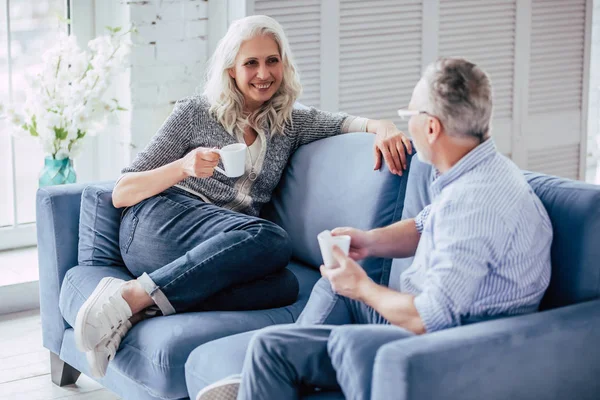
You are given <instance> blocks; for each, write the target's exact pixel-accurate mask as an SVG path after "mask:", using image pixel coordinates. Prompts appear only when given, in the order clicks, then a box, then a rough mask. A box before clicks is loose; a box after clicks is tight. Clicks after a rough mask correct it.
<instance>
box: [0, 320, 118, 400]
mask: <svg viewBox="0 0 600 400" xmlns="http://www.w3.org/2000/svg"><path fill="white" fill-rule="evenodd" d="M0 399H11V400H25V399H27V400H51V399H68V400H118V399H119V397H118V396H116V395H115V394H113V393H111V392H109V391H108V390H106V389H103V388H102V386H101V385H100V384H98V383H96V382H95V381H93V380H92V379H90V378H88V377H87V376H85V375H81V376H80V377H79V379H78V380H77V383H76V384H74V385H68V386H64V387H58V386H56V385H54V384H53V383H52V380H51V379H50V355H49V352H48V350H46V349H44V348H43V346H42V325H41V321H40V313H39V310H32V311H25V312H20V313H14V314H6V315H0Z"/></svg>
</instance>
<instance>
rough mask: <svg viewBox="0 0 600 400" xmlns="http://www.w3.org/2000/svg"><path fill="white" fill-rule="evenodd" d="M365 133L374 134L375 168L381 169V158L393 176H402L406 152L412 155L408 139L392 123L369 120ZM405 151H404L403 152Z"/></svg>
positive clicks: (405, 166) (405, 165) (405, 164)
mask: <svg viewBox="0 0 600 400" xmlns="http://www.w3.org/2000/svg"><path fill="white" fill-rule="evenodd" d="M367 131H369V132H373V133H375V135H376V137H375V145H374V147H373V151H374V152H375V167H374V168H373V169H375V170H378V169H380V168H381V156H382V155H383V159H384V160H385V163H386V164H387V166H388V168H389V169H390V171H391V172H392V173H393V174H396V175H402V171H403V170H405V169H406V168H407V163H406V152H408V154H412V145H411V143H410V139H409V138H408V137H406V135H404V133H402V132H401V131H399V130H398V128H396V125H395V124H394V123H393V122H392V121H378V120H369V122H368V123H367ZM405 149H406V150H405Z"/></svg>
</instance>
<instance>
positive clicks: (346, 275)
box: [321, 246, 375, 301]
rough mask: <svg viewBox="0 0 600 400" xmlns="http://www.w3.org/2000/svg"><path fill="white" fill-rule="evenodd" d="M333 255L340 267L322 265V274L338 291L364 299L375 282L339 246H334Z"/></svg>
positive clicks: (354, 297)
mask: <svg viewBox="0 0 600 400" xmlns="http://www.w3.org/2000/svg"><path fill="white" fill-rule="evenodd" d="M333 256H334V257H335V260H336V261H337V263H338V265H339V267H334V268H327V267H325V266H324V265H321V275H322V276H324V277H325V278H327V279H328V280H329V282H331V287H332V289H333V290H334V291H335V292H336V293H338V294H340V295H342V296H346V297H349V298H351V299H356V300H361V301H362V300H363V298H364V296H365V294H366V293H367V291H368V290H369V289H370V287H371V285H375V283H374V282H373V281H372V280H371V278H369V277H368V276H367V273H366V272H365V270H364V269H362V267H361V266H360V265H358V264H357V263H356V261H354V260H353V259H351V258H350V257H347V256H346V255H345V254H344V253H343V252H342V250H340V248H339V247H337V246H333Z"/></svg>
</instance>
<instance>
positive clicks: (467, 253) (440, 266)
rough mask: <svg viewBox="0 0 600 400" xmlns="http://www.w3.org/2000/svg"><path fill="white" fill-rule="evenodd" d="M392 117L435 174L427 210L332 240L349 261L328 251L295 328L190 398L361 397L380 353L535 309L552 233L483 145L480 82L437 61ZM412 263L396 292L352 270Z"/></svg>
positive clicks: (267, 338)
mask: <svg viewBox="0 0 600 400" xmlns="http://www.w3.org/2000/svg"><path fill="white" fill-rule="evenodd" d="M399 113H400V115H403V116H407V117H410V121H409V125H408V129H409V132H410V134H411V135H412V137H413V141H414V146H415V147H416V149H417V155H418V157H419V159H420V160H421V161H423V162H425V163H430V164H432V165H433V166H434V167H435V170H436V172H437V178H436V179H435V181H434V182H433V183H432V186H431V192H432V194H433V202H432V204H431V205H429V206H428V207H426V208H425V209H424V210H422V211H421V213H419V215H417V217H416V218H414V219H409V220H403V221H400V222H398V223H395V224H393V225H390V226H388V227H385V228H380V229H374V230H372V231H369V232H364V231H360V230H357V229H353V228H337V229H336V230H334V234H338V235H339V234H345V235H350V236H351V237H352V241H351V248H350V253H349V257H346V256H344V254H343V253H342V252H341V251H340V250H339V249H335V254H336V258H337V260H338V262H339V264H340V267H338V268H333V269H331V268H329V269H328V268H325V267H323V266H321V273H322V275H323V277H324V279H321V281H319V282H318V283H317V285H316V286H315V288H314V289H313V292H312V294H311V298H310V300H309V302H308V304H307V306H306V308H305V310H304V311H303V313H302V315H301V316H300V318H299V320H298V323H297V324H296V325H282V326H274V327H270V328H266V329H263V330H260V331H258V332H257V333H256V335H255V336H254V337H253V339H252V341H251V343H250V347H249V349H248V352H247V354H246V359H245V364H244V368H243V372H242V376H241V377H232V378H229V379H227V380H224V381H221V382H217V383H216V384H214V385H212V386H210V387H208V388H206V389H205V390H203V391H202V392H201V393H200V394H199V395H198V399H201V400H208V399H229V398H231V399H235V398H236V396H237V398H238V399H295V398H298V397H299V393H300V390H301V389H302V388H303V387H307V386H308V387H319V388H322V389H324V390H330V389H340V388H341V390H342V391H343V392H344V395H345V396H346V398H349V399H368V398H370V394H371V376H372V371H373V362H374V359H375V355H376V353H377V350H378V349H379V348H380V347H381V346H383V345H384V344H386V343H389V342H391V341H395V340H398V339H401V338H408V337H410V336H413V335H420V334H427V333H429V332H435V331H438V330H441V329H447V328H451V327H454V326H458V325H462V324H467V323H471V322H476V321H481V320H485V319H490V318H497V317H500V316H505V315H516V314H524V313H530V312H534V311H536V310H537V308H538V305H539V302H540V300H541V298H542V295H543V294H544V291H545V290H546V288H547V286H548V283H549V280H550V245H551V241H552V226H551V224H550V220H549V218H548V215H547V213H546V211H545V209H544V207H543V205H542V204H541V202H540V200H539V199H538V198H537V197H536V196H535V194H534V193H533V191H532V190H531V188H530V187H529V185H528V184H527V182H526V181H525V178H524V177H523V175H522V173H521V171H520V170H519V169H518V168H517V167H516V166H515V165H514V164H513V163H512V162H511V161H510V160H508V159H507V158H505V157H503V156H502V155H500V154H499V153H498V152H497V150H496V146H495V144H494V141H493V139H492V138H491V137H490V119H491V115H492V88H491V85H490V81H489V78H488V76H487V75H486V74H485V72H483V71H482V70H481V69H480V68H479V67H477V66H476V65H474V64H472V63H470V62H468V61H466V60H464V59H449V58H446V59H440V60H438V61H437V62H435V63H433V64H431V65H430V66H429V67H428V68H427V69H426V71H425V73H424V74H423V77H422V78H421V80H420V81H419V82H418V83H417V85H416V87H415V89H414V92H413V95H412V99H411V101H410V105H409V107H408V109H406V110H400V111H399ZM412 255H415V258H414V262H413V264H412V265H411V267H410V268H408V269H407V270H406V271H404V272H403V273H402V275H401V278H400V279H401V282H400V287H401V291H395V290H392V289H390V288H387V287H383V286H380V285H378V284H376V283H374V282H373V281H372V280H370V279H369V278H368V276H367V275H366V273H365V271H364V270H363V269H362V268H361V267H360V266H359V265H358V264H357V263H356V261H357V260H360V259H363V258H366V257H386V258H392V257H394V258H401V257H409V256H412ZM325 324H327V325H325ZM336 325H343V326H336ZM238 390H239V393H238Z"/></svg>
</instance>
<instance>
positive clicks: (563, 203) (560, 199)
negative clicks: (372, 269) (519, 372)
mask: <svg viewBox="0 0 600 400" xmlns="http://www.w3.org/2000/svg"><path fill="white" fill-rule="evenodd" d="M524 174H525V177H526V179H527V181H528V182H529V184H530V185H531V187H532V188H533V190H534V191H535V193H536V194H537V196H538V197H539V198H540V200H541V201H542V203H543V204H544V207H545V208H546V211H547V212H548V215H549V216H550V220H551V221H552V227H553V231H554V237H553V241H552V249H551V252H552V277H551V279H550V286H549V287H548V290H547V291H546V294H545V296H544V298H543V299H542V303H541V305H540V309H542V310H543V309H549V308H554V307H561V306H565V305H569V304H574V303H579V302H582V301H586V300H591V299H595V298H598V297H600V186H597V185H590V184H586V183H583V182H578V181H573V180H569V179H563V178H557V177H553V176H548V175H543V174H538V173H532V172H524ZM432 181H433V175H432V168H431V166H429V165H427V164H424V163H422V162H420V161H419V160H418V158H417V157H414V158H413V160H412V162H411V168H410V175H409V179H408V187H407V189H406V196H405V202H404V212H403V215H402V219H405V218H412V217H414V216H416V215H417V214H418V213H419V211H420V210H422V209H423V208H424V207H425V206H426V205H427V204H429V203H430V202H431V197H430V192H429V184H430V183H431V182H432ZM411 262H412V258H410V259H402V260H394V263H393V264H392V272H391V278H390V286H391V287H395V288H396V289H398V286H399V276H400V273H401V272H402V271H403V270H404V269H406V268H407V267H408V266H410V263H411Z"/></svg>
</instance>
